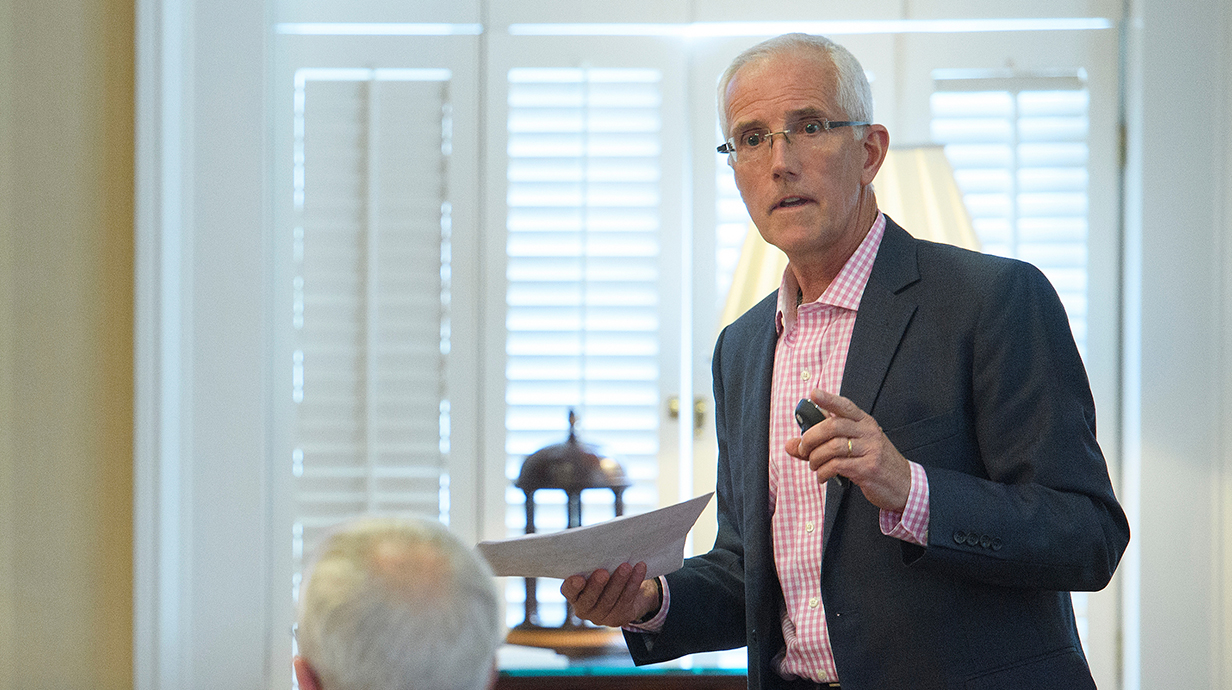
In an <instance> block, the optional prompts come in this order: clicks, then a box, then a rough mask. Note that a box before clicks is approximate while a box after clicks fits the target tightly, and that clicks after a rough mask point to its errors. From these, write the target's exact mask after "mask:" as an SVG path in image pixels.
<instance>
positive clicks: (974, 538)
mask: <svg viewBox="0 0 1232 690" xmlns="http://www.w3.org/2000/svg"><path fill="white" fill-rule="evenodd" d="M979 544H980V535H978V534H976V533H975V532H968V533H967V546H979Z"/></svg>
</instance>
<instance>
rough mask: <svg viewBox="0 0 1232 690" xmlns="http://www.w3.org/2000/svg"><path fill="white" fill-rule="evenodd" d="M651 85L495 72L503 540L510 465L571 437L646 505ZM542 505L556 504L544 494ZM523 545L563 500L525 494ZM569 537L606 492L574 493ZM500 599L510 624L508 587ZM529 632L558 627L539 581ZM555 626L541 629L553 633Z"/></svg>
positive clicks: (518, 503)
mask: <svg viewBox="0 0 1232 690" xmlns="http://www.w3.org/2000/svg"><path fill="white" fill-rule="evenodd" d="M659 83H660V76H659V73H658V71H656V70H644V69H585V68H581V69H532V68H518V69H513V70H511V71H510V72H509V103H508V105H509V120H508V133H509V140H508V156H509V160H508V165H509V167H508V193H507V203H508V216H507V230H508V236H507V237H508V239H507V247H506V248H507V258H508V264H507V279H508V288H507V293H506V299H507V309H508V311H507V316H506V326H507V340H506V354H507V364H506V404H507V405H506V418H505V426H506V432H507V434H506V446H505V450H506V453H507V456H506V457H507V465H506V475H507V477H508V479H509V482H510V484H509V489H508V491H507V494H506V495H507V497H508V500H507V506H508V509H507V511H508V512H507V513H506V526H507V529H508V531H509V533H510V534H511V535H516V534H521V533H522V532H523V530H524V528H525V520H526V516H525V510H524V497H523V495H522V493H521V491H519V490H517V489H515V488H513V487H512V482H513V481H514V480H515V479H516V478H517V476H518V472H519V471H520V469H521V465H522V462H523V460H524V459H525V458H526V456H527V455H529V454H530V453H533V452H534V451H536V450H538V449H539V448H542V447H543V446H546V445H549V444H553V443H559V442H561V441H563V440H564V439H565V436H566V433H567V428H568V422H567V414H568V410H569V409H570V408H573V409H575V410H576V411H577V414H578V417H579V429H578V431H579V434H580V436H581V437H582V439H583V440H584V441H586V442H587V443H590V444H593V445H596V446H598V447H599V448H600V450H601V451H602V452H603V453H604V454H606V455H609V456H611V457H613V458H616V459H617V460H618V461H619V462H620V463H621V464H622V465H623V466H624V468H625V471H626V473H627V474H628V475H629V477H630V479H631V480H632V481H633V486H632V487H630V488H629V489H628V490H627V491H626V492H625V506H626V513H630V514H631V513H640V512H644V511H647V510H651V509H653V508H655V507H657V506H658V491H657V489H656V488H655V480H656V477H657V473H658V458H657V454H658V450H659V426H658V425H659V404H660V401H659V365H658V359H659V357H660V351H659V329H660V323H659V299H660V297H659V280H660V269H659V247H660V243H659V233H660V231H661V221H660V211H659V193H660V192H659V189H660V187H659V185H660V160H659V157H660V148H661V147H660V142H659V136H660V129H661V126H660V117H661V116H660V101H661V96H660V93H659ZM554 494H556V495H554ZM535 500H536V503H537V504H539V505H541V506H544V509H541V510H539V511H537V513H536V528H537V529H538V530H539V531H554V530H557V529H562V528H563V527H564V526H565V520H566V511H565V508H564V500H565V497H564V494H563V492H555V491H539V492H538V493H537V494H536V496H535ZM582 510H583V517H582V519H583V524H591V523H594V522H598V521H600V520H604V519H607V518H610V517H612V515H613V509H612V494H611V492H610V491H606V490H602V491H600V490H595V491H586V492H584V493H583V508H582ZM515 584H516V586H511V587H510V588H509V589H508V597H509V599H510V605H511V608H510V610H511V617H512V616H513V615H514V614H513V613H512V612H513V610H514V608H515V607H516V608H517V609H518V610H519V611H520V602H519V601H518V600H520V597H521V596H522V592H521V591H520V590H521V584H520V582H519V583H515ZM540 584H541V585H544V587H543V588H542V589H541V591H540V596H539V603H540V612H541V615H542V616H543V618H544V621H545V623H547V624H549V625H550V624H554V623H553V617H555V618H557V619H559V620H563V616H564V613H563V600H562V599H561V598H560V595H559V593H558V592H557V591H556V588H557V587H558V586H559V585H558V584H552V583H546V585H545V583H540ZM559 620H557V621H556V622H559Z"/></svg>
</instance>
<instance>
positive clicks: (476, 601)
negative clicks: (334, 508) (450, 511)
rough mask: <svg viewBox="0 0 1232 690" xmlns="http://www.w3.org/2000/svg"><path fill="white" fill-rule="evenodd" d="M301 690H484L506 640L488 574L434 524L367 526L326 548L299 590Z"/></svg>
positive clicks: (377, 521) (338, 536)
mask: <svg viewBox="0 0 1232 690" xmlns="http://www.w3.org/2000/svg"><path fill="white" fill-rule="evenodd" d="M299 606H300V615H299V626H298V628H297V631H296V639H297V641H298V644H299V656H298V657H296V659H295V673H296V676H297V678H298V679H299V685H300V688H301V689H302V690H420V689H422V690H484V689H485V688H488V687H490V686H491V684H492V682H493V680H494V677H495V676H494V659H495V654H496V648H497V646H498V645H499V644H500V643H501V641H502V639H503V638H504V632H505V631H504V626H503V624H502V623H501V611H500V597H499V596H498V594H497V590H496V584H495V582H494V580H493V578H492V573H491V571H490V570H489V569H488V566H487V564H486V563H484V561H483V560H482V559H481V558H480V557H479V556H478V555H477V554H475V553H474V551H472V550H471V549H470V548H468V547H467V546H465V545H464V544H462V543H461V542H460V541H459V540H458V539H457V538H456V537H454V536H453V535H452V534H450V533H449V531H448V530H447V529H445V527H444V526H442V525H441V524H440V523H438V522H435V521H432V520H408V519H392V518H366V519H362V520H358V521H356V522H353V523H350V524H348V525H345V526H344V527H343V528H341V529H339V530H338V531H336V532H334V533H332V534H331V535H330V536H329V537H328V538H327V539H326V541H325V542H324V543H323V544H322V545H321V547H320V550H319V552H318V554H317V557H316V560H315V562H314V563H313V564H312V565H311V566H310V568H309V569H308V571H307V574H306V577H305V579H304V585H303V588H302V590H301V592H300V602H299Z"/></svg>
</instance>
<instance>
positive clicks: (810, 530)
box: [804, 522, 813, 534]
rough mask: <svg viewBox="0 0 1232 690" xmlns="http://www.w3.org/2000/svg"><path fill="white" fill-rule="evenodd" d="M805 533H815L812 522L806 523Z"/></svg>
mask: <svg viewBox="0 0 1232 690" xmlns="http://www.w3.org/2000/svg"><path fill="white" fill-rule="evenodd" d="M804 531H805V532H808V533H809V534H812V533H813V523H811V522H806V523H804Z"/></svg>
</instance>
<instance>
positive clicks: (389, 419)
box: [293, 69, 449, 556]
mask: <svg viewBox="0 0 1232 690" xmlns="http://www.w3.org/2000/svg"><path fill="white" fill-rule="evenodd" d="M442 72H443V71H442V70H418V71H417V70H365V69H360V70H354V69H352V70H307V69H305V70H300V71H299V72H298V73H297V90H296V136H295V143H296V148H295V151H296V153H295V155H296V173H295V181H296V204H295V206H296V211H297V218H298V220H299V225H298V227H296V229H295V232H294V238H295V239H294V241H295V247H294V259H295V266H296V269H297V270H296V276H295V288H294V290H295V298H294V302H295V307H294V322H293V323H294V329H295V353H294V362H293V366H294V367H295V374H294V399H295V403H296V405H295V422H294V427H293V428H294V440H293V443H294V457H293V470H294V472H293V473H294V475H295V484H294V496H295V510H296V520H295V539H296V541H297V544H296V549H295V551H296V555H297V556H302V555H303V554H305V553H308V552H309V551H310V550H311V549H312V548H313V546H314V545H315V543H316V542H317V540H318V539H319V537H320V535H321V533H322V532H323V531H324V530H326V529H328V528H329V527H331V526H333V525H335V524H337V523H339V522H341V521H343V520H346V519H348V518H351V517H354V516H355V515H358V514H362V513H368V512H381V513H414V514H420V515H430V516H434V517H437V516H439V517H440V519H442V520H445V521H447V519H448V516H447V514H445V511H444V510H443V504H444V502H445V498H446V497H444V496H442V493H443V488H442V487H445V486H447V483H448V477H447V476H446V475H445V454H446V453H447V452H448V440H447V436H445V435H444V433H443V428H445V427H446V425H447V413H448V402H447V400H448V398H447V392H446V389H445V378H444V377H445V358H446V356H447V355H446V353H447V350H448V311H447V309H448V295H449V284H448V275H449V270H448V269H449V205H448V203H447V201H446V199H447V196H446V190H445V183H444V180H445V179H446V177H445V172H446V166H447V165H448V151H449V100H448V81H447V73H445V74H442Z"/></svg>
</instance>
